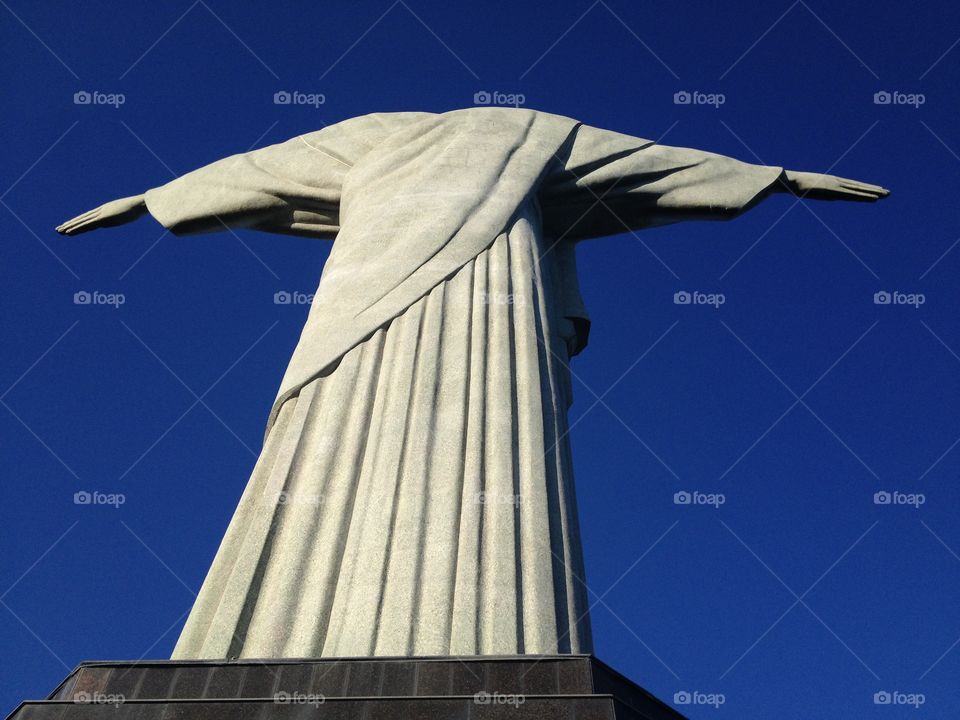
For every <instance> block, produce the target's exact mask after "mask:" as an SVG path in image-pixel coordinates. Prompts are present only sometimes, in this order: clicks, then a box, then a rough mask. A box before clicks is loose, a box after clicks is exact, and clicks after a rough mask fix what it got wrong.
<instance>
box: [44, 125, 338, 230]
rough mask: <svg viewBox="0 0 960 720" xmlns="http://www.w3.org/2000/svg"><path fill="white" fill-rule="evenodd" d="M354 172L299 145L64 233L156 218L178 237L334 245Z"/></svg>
mask: <svg viewBox="0 0 960 720" xmlns="http://www.w3.org/2000/svg"><path fill="white" fill-rule="evenodd" d="M321 132H322V131H321ZM315 135H316V136H320V135H321V133H316V134H315ZM320 139H322V137H318V138H317V139H316V140H315V142H319V141H320ZM321 149H322V148H321ZM348 169H349V165H348V164H345V163H343V162H342V161H338V160H337V159H336V158H334V157H333V156H332V155H331V154H324V153H323V152H319V151H318V150H317V149H316V148H315V147H314V146H312V145H308V144H307V141H306V140H305V139H304V138H303V137H302V136H301V137H296V138H293V139H291V140H288V141H287V142H285V143H280V144H278V145H271V146H269V147H265V148H261V149H259V150H253V151H251V152H247V153H242V154H239V155H231V156H230V157H226V158H223V159H222V160H217V161H216V162H213V163H211V164H209V165H206V166H204V167H201V168H199V169H197V170H194V171H192V172H189V173H187V174H186V175H182V176H180V177H178V178H176V179H175V180H172V181H171V182H169V183H167V184H166V185H161V186H159V187H156V188H153V189H151V190H148V191H147V192H146V193H144V194H143V195H135V196H133V197H128V198H122V199H120V200H113V201H112V202H108V203H106V204H104V205H101V206H100V207H97V208H94V209H93V210H89V211H88V212H85V213H83V214H82V215H78V216H77V217H75V218H73V219H72V220H68V221H67V222H65V223H63V224H62V225H60V226H59V227H58V228H57V231H58V232H60V233H63V234H64V235H78V234H80V233H84V232H89V231H91V230H96V229H98V228H102V227H112V226H115V225H122V224H124V223H128V222H131V221H133V220H135V219H137V218H139V217H140V216H142V215H144V214H146V213H148V212H149V213H150V214H151V215H152V216H153V217H154V218H156V220H157V221H159V222H160V223H161V224H162V225H163V226H164V227H165V228H167V229H168V230H170V232H172V233H173V234H174V235H192V234H197V233H208V232H218V231H223V230H226V229H232V228H251V229H255V230H263V231H267V232H279V233H288V234H293V235H306V236H309V237H318V238H332V237H333V236H334V235H336V233H337V230H338V227H339V204H340V188H341V185H342V181H343V177H344V175H345V174H346V171H347V170H348Z"/></svg>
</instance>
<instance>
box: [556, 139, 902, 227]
mask: <svg viewBox="0 0 960 720" xmlns="http://www.w3.org/2000/svg"><path fill="white" fill-rule="evenodd" d="M558 161H559V162H558V163H557V165H556V167H555V170H554V171H553V173H552V174H551V175H550V176H549V177H548V178H547V179H546V180H545V182H544V185H543V187H542V188H541V191H540V201H541V205H542V207H543V215H544V224H545V226H546V227H547V229H548V231H550V232H551V233H552V234H554V235H555V236H558V237H559V236H563V237H567V238H569V239H571V240H580V239H586V238H592V237H601V236H604V235H613V234H617V233H622V232H625V231H632V230H638V229H641V228H646V227H653V226H657V225H666V224H670V223H675V222H681V221H684V220H729V219H731V218H733V217H736V216H737V215H740V214H741V213H743V212H745V211H747V210H749V209H750V208H752V207H754V206H755V205H756V204H757V203H759V202H760V201H762V200H763V199H764V198H765V197H767V196H768V195H770V194H771V193H777V192H785V193H792V194H794V195H797V196H798V197H803V198H810V199H815V200H855V201H861V202H871V201H875V200H879V199H881V198H884V197H886V196H887V195H888V194H889V191H888V190H886V189H884V188H882V187H880V186H879V185H872V184H870V183H864V182H859V181H856V180H848V179H845V178H839V177H835V176H833V175H822V174H819V173H808V172H796V171H792V170H784V169H783V168H780V167H773V166H767V165H755V164H751V163H745V162H741V161H739V160H735V159H733V158H730V157H726V156H724V155H717V154H715V153H710V152H705V151H702V150H695V149H691V148H682V147H671V146H669V145H661V144H659V143H656V142H652V141H650V140H644V139H642V138H637V137H632V136H630V135H623V134H620V133H615V132H610V131H608V130H600V129H598V128H593V127H590V126H587V125H584V126H581V127H580V128H579V129H578V131H577V134H576V136H575V137H574V139H573V142H572V143H571V145H570V146H569V147H568V148H566V149H565V154H564V155H563V156H561V157H558Z"/></svg>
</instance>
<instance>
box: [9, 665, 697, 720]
mask: <svg viewBox="0 0 960 720" xmlns="http://www.w3.org/2000/svg"><path fill="white" fill-rule="evenodd" d="M108 717H109V718H113V719H114V720H214V719H216V720H220V719H221V718H222V719H224V720H225V719H227V718H229V719H230V720H274V719H275V718H276V719H278V720H286V719H288V718H289V719H290V720H301V719H302V718H311V719H313V720H334V719H335V720H341V719H342V720H348V719H349V720H361V719H362V720H505V719H506V718H509V719H510V720H661V719H662V720H682V719H683V717H684V716H683V715H681V714H680V713H678V712H677V711H676V710H674V709H673V708H671V707H670V706H669V705H666V704H665V703H663V702H661V701H660V700H658V699H657V698H655V697H654V696H653V695H651V694H650V693H648V692H647V691H646V690H644V689H643V688H641V687H639V686H638V685H636V684H634V683H632V682H631V681H630V680H628V679H626V678H625V677H623V676H622V675H620V674H619V673H617V672H616V671H614V670H612V669H611V668H609V667H608V666H606V665H604V664H603V663H602V662H600V661H599V660H597V659H596V658H594V657H593V656H591V655H513V656H503V657H501V656H487V655H481V656H470V657H462V658H456V657H422V658H409V657H408V658H343V659H340V658H317V659H304V660H277V659H270V660H262V661H261V660H236V661H216V660H209V661H208V660H192V661H179V660H165V661H153V660H151V661H140V662H85V663H81V664H80V665H79V666H78V667H77V669H76V670H74V671H73V672H72V673H70V675H69V676H68V677H67V678H66V679H65V680H64V681H63V682H62V683H60V686H59V687H58V688H57V689H56V690H54V691H53V693H52V694H51V695H50V696H49V698H47V699H46V700H28V701H25V702H23V703H21V704H20V706H19V707H18V708H17V709H16V710H15V711H14V712H13V714H12V715H11V716H10V718H9V720H54V719H55V720H99V719H100V718H108Z"/></svg>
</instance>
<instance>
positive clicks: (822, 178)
mask: <svg viewBox="0 0 960 720" xmlns="http://www.w3.org/2000/svg"><path fill="white" fill-rule="evenodd" d="M781 181H782V182H783V184H784V185H785V186H786V189H787V190H788V191H789V192H791V193H793V194H794V195H797V196H799V197H806V198H810V199H812V200H855V201H859V202H875V201H877V200H881V199H883V198H885V197H886V196H887V195H889V194H890V191H889V190H887V189H886V188H883V187H880V186H879V185H871V184H870V183H864V182H859V181H857V180H848V179H847V178H841V177H836V176H835V175H822V174H820V173H812V172H798V171H796V170H784V172H783V177H782V178H781Z"/></svg>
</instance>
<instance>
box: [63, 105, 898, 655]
mask: <svg viewBox="0 0 960 720" xmlns="http://www.w3.org/2000/svg"><path fill="white" fill-rule="evenodd" d="M774 192H788V193H793V194H794V195H797V196H800V197H807V198H816V199H823V200H859V201H873V200H878V199H880V198H883V197H885V196H886V195H888V191H887V190H885V189H883V188H881V187H879V186H877V185H870V184H867V183H862V182H856V181H853V180H845V179H843V178H838V177H833V176H830V175H821V174H817V173H805V172H793V171H789V170H787V171H785V170H783V169H782V168H779V167H765V166H760V165H752V164H748V163H743V162H739V161H737V160H734V159H731V158H728V157H724V156H721V155H715V154H712V153H707V152H701V151H699V150H690V149H685V148H674V147H668V146H665V145H659V144H657V143H654V142H651V141H649V140H642V139H640V138H636V137H631V136H629V135H621V134H619V133H615V132H609V131H606V130H600V129H597V128H593V127H589V126H587V125H583V124H581V123H578V122H576V121H575V120H572V119H569V118H566V117H560V116H557V115H551V114H547V113H542V112H536V111H532V110H527V109H508V108H474V109H466V110H457V111H453V112H448V113H443V114H432V113H419V112H408V113H383V114H373V115H367V116H364V117H358V118H354V119H351V120H347V121H344V122H341V123H338V124H336V125H332V126H330V127H326V128H324V129H323V130H320V131H318V132H314V133H309V134H306V135H301V136H298V137H295V138H293V139H291V140H288V141H287V142H284V143H280V144H278V145H273V146H271V147H266V148H263V149H260V150H255V151H253V152H248V153H244V154H242V155H234V156H232V157H228V158H225V159H223V160H220V161H218V162H215V163H213V164H211V165H208V166H206V167H203V168H200V169H199V170H195V171H193V172H191V173H189V174H187V175H184V176H183V177H180V178H177V179H176V180H173V181H172V182H170V183H168V184H166V185H163V186H161V187H157V188H154V189H152V190H149V191H147V192H146V193H145V194H144V195H138V196H135V197H130V198H124V199H121V200H115V201H113V202H110V203H107V204H106V205H102V206H101V207H99V208H96V209H94V210H91V211H89V212H87V213H84V214H83V215H80V216H78V217H76V218H74V219H73V220H70V221H68V222H66V223H64V224H63V225H61V226H60V227H59V228H57V230H58V231H59V232H61V233H64V234H67V235H76V234H79V233H83V232H87V231H90V230H94V229H97V228H100V227H110V226H114V225H120V224H123V223H126V222H130V221H131V220H133V219H135V218H137V217H139V216H140V215H142V214H144V213H146V212H149V213H150V214H151V215H153V216H154V217H155V218H156V219H157V220H159V221H160V222H161V223H162V224H163V225H164V227H166V228H168V229H169V230H171V231H172V232H173V233H174V234H177V235H179V234H187V233H201V232H211V231H216V230H221V229H225V228H241V227H242V228H253V229H257V230H264V231H267V232H277V233H291V234H295V235H305V236H307V237H313V238H324V239H335V242H334V244H333V248H332V250H331V253H330V257H329V260H328V261H327V263H326V266H325V268H324V270H323V274H322V277H321V280H320V286H319V288H318V290H317V293H316V295H315V297H314V301H313V304H312V307H311V309H310V315H309V319H308V320H307V324H306V326H305V327H304V330H303V333H302V336H301V338H300V341H299V344H298V345H297V348H296V351H295V352H294V354H293V358H292V359H291V361H290V365H289V367H288V369H287V372H286V375H285V377H284V378H283V382H282V384H281V387H280V391H279V394H278V396H277V399H276V402H275V404H274V406H273V409H272V411H271V413H270V417H269V421H268V424H267V430H266V438H265V441H264V445H263V451H262V453H261V455H260V458H259V460H258V462H257V464H256V467H255V469H254V471H253V474H252V476H251V478H250V480H249V483H248V484H247V487H246V490H245V491H244V493H243V496H242V498H241V500H240V504H239V506H238V507H237V510H236V513H235V514H234V516H233V519H232V520H231V522H230V525H229V528H228V529H227V532H226V536H225V537H224V539H223V541H222V543H221V545H220V549H219V551H218V552H217V555H216V558H215V560H214V561H213V565H212V567H211V568H210V571H209V574H208V575H207V578H206V580H205V582H204V584H203V588H202V589H201V591H200V594H199V596H198V598H197V600H196V603H195V605H194V607H193V610H192V612H191V614H190V617H189V619H188V620H187V623H186V626H185V627H184V630H183V633H182V634H181V636H180V639H179V642H178V644H177V646H176V649H175V651H174V655H173V657H174V658H175V659H190V658H211V659H213V658H221V659H222V658H233V657H240V658H272V657H324V656H372V655H394V656H403V655H420V656H423V655H493V654H499V655H512V654H540V653H543V654H549V653H583V652H590V651H591V649H592V648H591V637H590V626H589V620H588V618H587V606H588V601H587V597H586V592H585V586H584V583H583V577H584V572H583V559H582V553H581V546H580V538H579V530H578V523H577V509H576V501H575V496H574V485H573V475H572V463H571V457H570V445H569V442H568V439H567V434H568V427H567V408H568V405H569V404H570V402H571V387H570V374H569V370H568V367H567V364H568V362H569V360H570V358H571V357H572V356H574V355H576V354H577V353H579V352H580V351H581V350H582V349H583V348H584V346H585V345H586V343H587V333H588V330H589V320H588V317H587V313H586V311H585V309H584V306H583V303H582V301H581V299H580V295H579V292H578V288H577V274H576V268H575V262H574V247H575V244H576V243H577V242H579V241H581V240H585V239H589V238H595V237H599V236H603V235H611V234H615V233H620V232H624V231H626V230H637V229H640V228H648V227H651V226H655V225H663V224H667V223H673V222H678V221H681V220H725V219H729V218H732V217H734V216H736V215H738V214H739V213H741V212H743V211H744V210H746V209H748V208H750V207H752V206H753V205H754V204H756V203H757V202H759V201H760V200H761V199H763V198H764V197H766V196H767V195H769V194H770V193H774Z"/></svg>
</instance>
